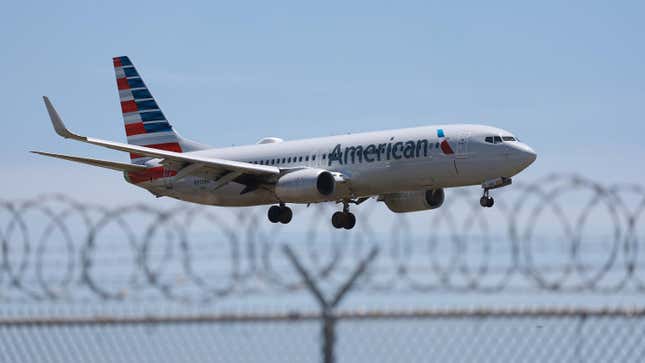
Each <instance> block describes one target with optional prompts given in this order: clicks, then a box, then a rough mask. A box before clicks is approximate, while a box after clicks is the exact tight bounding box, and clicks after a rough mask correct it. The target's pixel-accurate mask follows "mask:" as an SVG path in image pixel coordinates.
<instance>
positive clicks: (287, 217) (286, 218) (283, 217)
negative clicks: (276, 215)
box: [280, 207, 293, 224]
mask: <svg viewBox="0 0 645 363" xmlns="http://www.w3.org/2000/svg"><path fill="white" fill-rule="evenodd" d="M291 218H293V212H292V211H291V208H289V207H282V208H280V223H282V224H287V223H289V222H291Z"/></svg>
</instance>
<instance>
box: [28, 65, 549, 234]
mask: <svg viewBox="0 0 645 363" xmlns="http://www.w3.org/2000/svg"><path fill="white" fill-rule="evenodd" d="M113 63H114V70H115V73H116V83H117V88H118V92H119V98H120V101H121V111H122V113H123V119H124V122H125V133H126V137H127V143H120V142H113V141H107V140H101V139H96V138H92V137H86V136H80V135H78V134H75V133H73V132H71V131H70V130H68V129H67V127H66V126H65V124H64V123H63V120H62V119H61V117H60V116H59V114H58V112H57V111H56V110H55V109H54V106H53V105H52V103H51V102H50V100H49V99H48V98H47V97H43V99H44V102H45V106H46V109H47V112H48V114H49V117H50V119H51V122H52V125H53V127H54V130H55V131H56V133H57V134H58V135H60V136H62V137H63V138H66V139H72V140H77V141H81V142H85V143H89V144H94V145H98V146H102V147H105V148H109V149H113V150H118V151H123V152H127V153H129V154H130V159H131V162H130V163H121V162H114V161H106V160H97V159H91V158H85V157H78V156H71V155H61V154H54V153H48V152H41V151H32V152H34V153H37V154H40V155H44V156H49V157H54V158H60V159H65V160H69V161H74V162H79V163H84V164H89V165H92V166H98V167H102V168H108V169H113V170H116V171H120V172H122V173H123V175H124V176H125V180H126V181H127V182H129V183H131V184H134V185H136V186H138V187H141V188H144V189H146V190H148V191H150V192H151V193H152V194H153V195H155V196H157V197H161V196H168V197H171V198H176V199H179V200H183V201H188V202H193V203H199V204H205V205H217V206H238V207H241V206H256V205H272V206H271V207H270V208H269V209H268V213H267V216H268V219H269V221H270V222H272V223H283V224H287V223H289V222H290V221H291V220H292V217H293V212H292V210H291V208H289V207H288V206H287V204H307V205H309V204H311V203H322V202H335V203H337V204H342V210H340V211H337V212H335V213H334V214H333V215H332V218H331V223H332V225H333V226H334V227H335V228H337V229H352V228H353V227H354V226H355V224H356V217H355V216H354V214H352V213H351V212H350V210H349V209H350V208H349V207H350V204H355V205H358V204H361V203H363V202H364V201H365V200H367V199H369V198H376V199H377V200H378V201H381V202H383V203H384V204H385V205H386V206H387V207H388V208H389V209H390V210H391V211H392V212H395V213H407V212H415V211H423V210H431V209H436V208H439V207H440V206H441V205H442V204H443V202H444V199H445V193H444V189H446V188H452V187H462V186H471V185H481V188H482V189H483V194H482V197H481V198H480V205H481V206H482V207H487V208H490V207H492V206H493V204H494V199H493V197H491V195H490V191H491V190H493V189H496V188H501V187H505V186H507V185H510V184H511V183H512V177H513V176H515V175H517V174H518V173H520V172H521V171H522V170H524V169H526V168H527V167H528V166H529V165H531V164H532V163H533V162H534V161H535V159H536V157H537V155H536V153H535V151H533V149H531V147H529V146H528V145H527V144H525V143H523V142H521V141H520V140H519V139H518V138H517V137H515V136H514V135H513V134H511V133H510V132H508V131H505V130H502V129H499V128H495V127H491V126H484V125H469V124H468V125H466V124H464V125H437V126H423V127H415V128H405V129H396V130H387V131H377V132H366V133H357V134H348V135H339V136H331V137H320V138H311V139H302V140H293V141H284V140H282V139H280V138H277V137H266V138H263V139H261V140H259V141H258V142H257V143H256V144H251V145H244V146H233V147H224V148H213V147H211V146H207V145H203V144H200V143H197V142H195V141H191V140H188V139H185V138H183V137H181V136H180V135H179V134H178V133H177V132H176V131H175V129H174V128H173V126H172V125H171V124H170V122H169V121H168V120H167V119H166V117H165V116H164V114H163V112H162V111H161V109H160V107H159V105H158V104H157V102H156V101H155V99H154V97H153V96H152V94H151V93H150V90H149V89H148V87H147V86H146V85H145V83H144V82H143V80H142V78H141V76H140V74H139V72H138V71H137V70H136V68H135V67H134V65H133V64H132V62H131V61H130V59H129V58H128V57H115V58H113Z"/></svg>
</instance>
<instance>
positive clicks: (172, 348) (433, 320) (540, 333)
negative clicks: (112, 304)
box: [0, 309, 645, 363]
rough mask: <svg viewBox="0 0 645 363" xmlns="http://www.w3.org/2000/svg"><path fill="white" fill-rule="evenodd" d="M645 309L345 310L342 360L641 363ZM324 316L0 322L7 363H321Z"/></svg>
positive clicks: (340, 324)
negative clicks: (399, 311) (321, 328)
mask: <svg viewBox="0 0 645 363" xmlns="http://www.w3.org/2000/svg"><path fill="white" fill-rule="evenodd" d="M644 314H645V312H644V311H643V310H627V309H623V310H613V311H609V310H607V311H603V310H596V311H593V310H568V311H553V310H517V311H495V310H490V311H486V310H478V311H425V312H424V311H416V312H401V313H396V312H391V311H388V312H377V311H373V312H345V313H341V314H338V315H336V316H334V319H335V320H336V324H337V327H336V338H335V339H336V342H335V349H334V351H333V352H331V355H330V356H328V357H327V359H328V361H334V360H333V359H334V358H335V361H336V362H366V363H367V362H369V363H373V362H401V361H404V362H642V360H643V357H645V316H644ZM322 324H323V323H322V317H321V316H320V315H296V314H294V315H265V316H260V315H256V316H239V315H238V316H194V317H183V318H182V317H165V318H160V319H155V318H146V317H140V318H138V319H112V320H111V319H99V318H94V319H86V320H73V319H64V320H59V321H48V320H40V321H33V320H32V321H26V320H23V321H13V322H3V323H0V337H2V340H1V341H0V346H1V347H2V350H0V359H1V360H2V361H3V362H70V361H77V362H206V361H208V362H320V361H321V357H324V356H325V354H327V353H326V352H324V351H323V347H322V346H321V336H320V334H321V330H320V327H321V325H322Z"/></svg>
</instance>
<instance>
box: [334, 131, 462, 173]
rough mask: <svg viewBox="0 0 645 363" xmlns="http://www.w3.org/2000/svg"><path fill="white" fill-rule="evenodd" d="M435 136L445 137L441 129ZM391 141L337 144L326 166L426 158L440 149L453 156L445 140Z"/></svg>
mask: <svg viewBox="0 0 645 363" xmlns="http://www.w3.org/2000/svg"><path fill="white" fill-rule="evenodd" d="M437 136H439V137H445V136H444V133H443V130H442V129H439V130H438V131H437ZM393 139H394V138H391V139H390V142H387V143H383V144H369V145H366V146H363V145H356V146H346V147H345V148H343V146H342V145H341V144H337V145H336V146H335V147H334V149H333V150H332V151H331V153H330V154H329V158H328V162H327V165H328V166H332V164H333V162H334V161H336V162H338V163H339V164H341V165H343V164H356V163H363V162H366V163H373V162H378V161H382V160H400V159H414V158H419V157H427V156H428V152H429V151H430V150H431V149H433V148H436V149H439V148H441V151H442V152H443V153H444V154H454V151H453V150H452V148H451V147H450V144H448V141H446V140H443V141H441V142H432V141H430V140H425V139H421V140H407V141H397V142H393Z"/></svg>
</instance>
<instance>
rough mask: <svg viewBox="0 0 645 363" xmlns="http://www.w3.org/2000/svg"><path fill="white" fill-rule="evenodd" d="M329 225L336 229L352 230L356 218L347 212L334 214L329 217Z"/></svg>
mask: <svg viewBox="0 0 645 363" xmlns="http://www.w3.org/2000/svg"><path fill="white" fill-rule="evenodd" d="M331 224H332V225H333V226H334V227H335V228H338V229H341V228H345V229H352V228H354V226H355V225H356V217H355V216H354V215H353V214H352V213H349V212H336V213H334V214H333V215H332V216H331Z"/></svg>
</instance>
